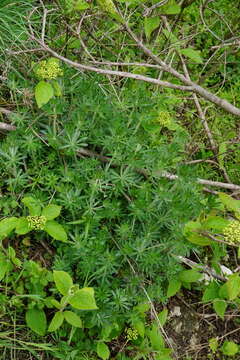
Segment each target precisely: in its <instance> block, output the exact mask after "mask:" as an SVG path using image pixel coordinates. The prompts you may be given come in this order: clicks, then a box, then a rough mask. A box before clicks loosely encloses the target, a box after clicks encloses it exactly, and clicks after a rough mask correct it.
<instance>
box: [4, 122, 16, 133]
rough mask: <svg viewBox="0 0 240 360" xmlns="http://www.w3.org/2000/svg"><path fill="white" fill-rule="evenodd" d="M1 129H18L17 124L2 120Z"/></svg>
mask: <svg viewBox="0 0 240 360" xmlns="http://www.w3.org/2000/svg"><path fill="white" fill-rule="evenodd" d="M0 130H5V131H14V130H16V126H14V125H10V124H6V123H4V122H0Z"/></svg>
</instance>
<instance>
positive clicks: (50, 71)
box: [35, 58, 63, 80]
mask: <svg viewBox="0 0 240 360" xmlns="http://www.w3.org/2000/svg"><path fill="white" fill-rule="evenodd" d="M35 73H36V75H37V76H38V77H39V78H40V79H46V80H52V79H56V78H57V77H58V76H62V75H63V71H62V69H61V67H60V65H59V60H58V59H55V58H49V59H48V60H43V61H40V63H39V64H38V66H37V69H36V70H35Z"/></svg>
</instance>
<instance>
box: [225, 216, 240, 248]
mask: <svg viewBox="0 0 240 360" xmlns="http://www.w3.org/2000/svg"><path fill="white" fill-rule="evenodd" d="M223 235H224V236H225V239H226V240H227V241H228V242H230V243H240V222H239V221H237V220H235V221H231V223H230V224H229V225H227V226H226V227H225V229H224V230H223Z"/></svg>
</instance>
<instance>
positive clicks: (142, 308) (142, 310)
mask: <svg viewBox="0 0 240 360" xmlns="http://www.w3.org/2000/svg"><path fill="white" fill-rule="evenodd" d="M150 308H151V306H150V304H149V303H146V304H138V305H136V306H134V308H133V310H134V311H138V312H139V313H140V314H143V315H144V314H145V312H147V311H148V310H150Z"/></svg>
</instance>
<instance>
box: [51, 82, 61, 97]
mask: <svg viewBox="0 0 240 360" xmlns="http://www.w3.org/2000/svg"><path fill="white" fill-rule="evenodd" d="M52 87H53V90H54V95H55V96H62V88H61V86H60V85H59V83H58V81H56V80H52Z"/></svg>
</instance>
